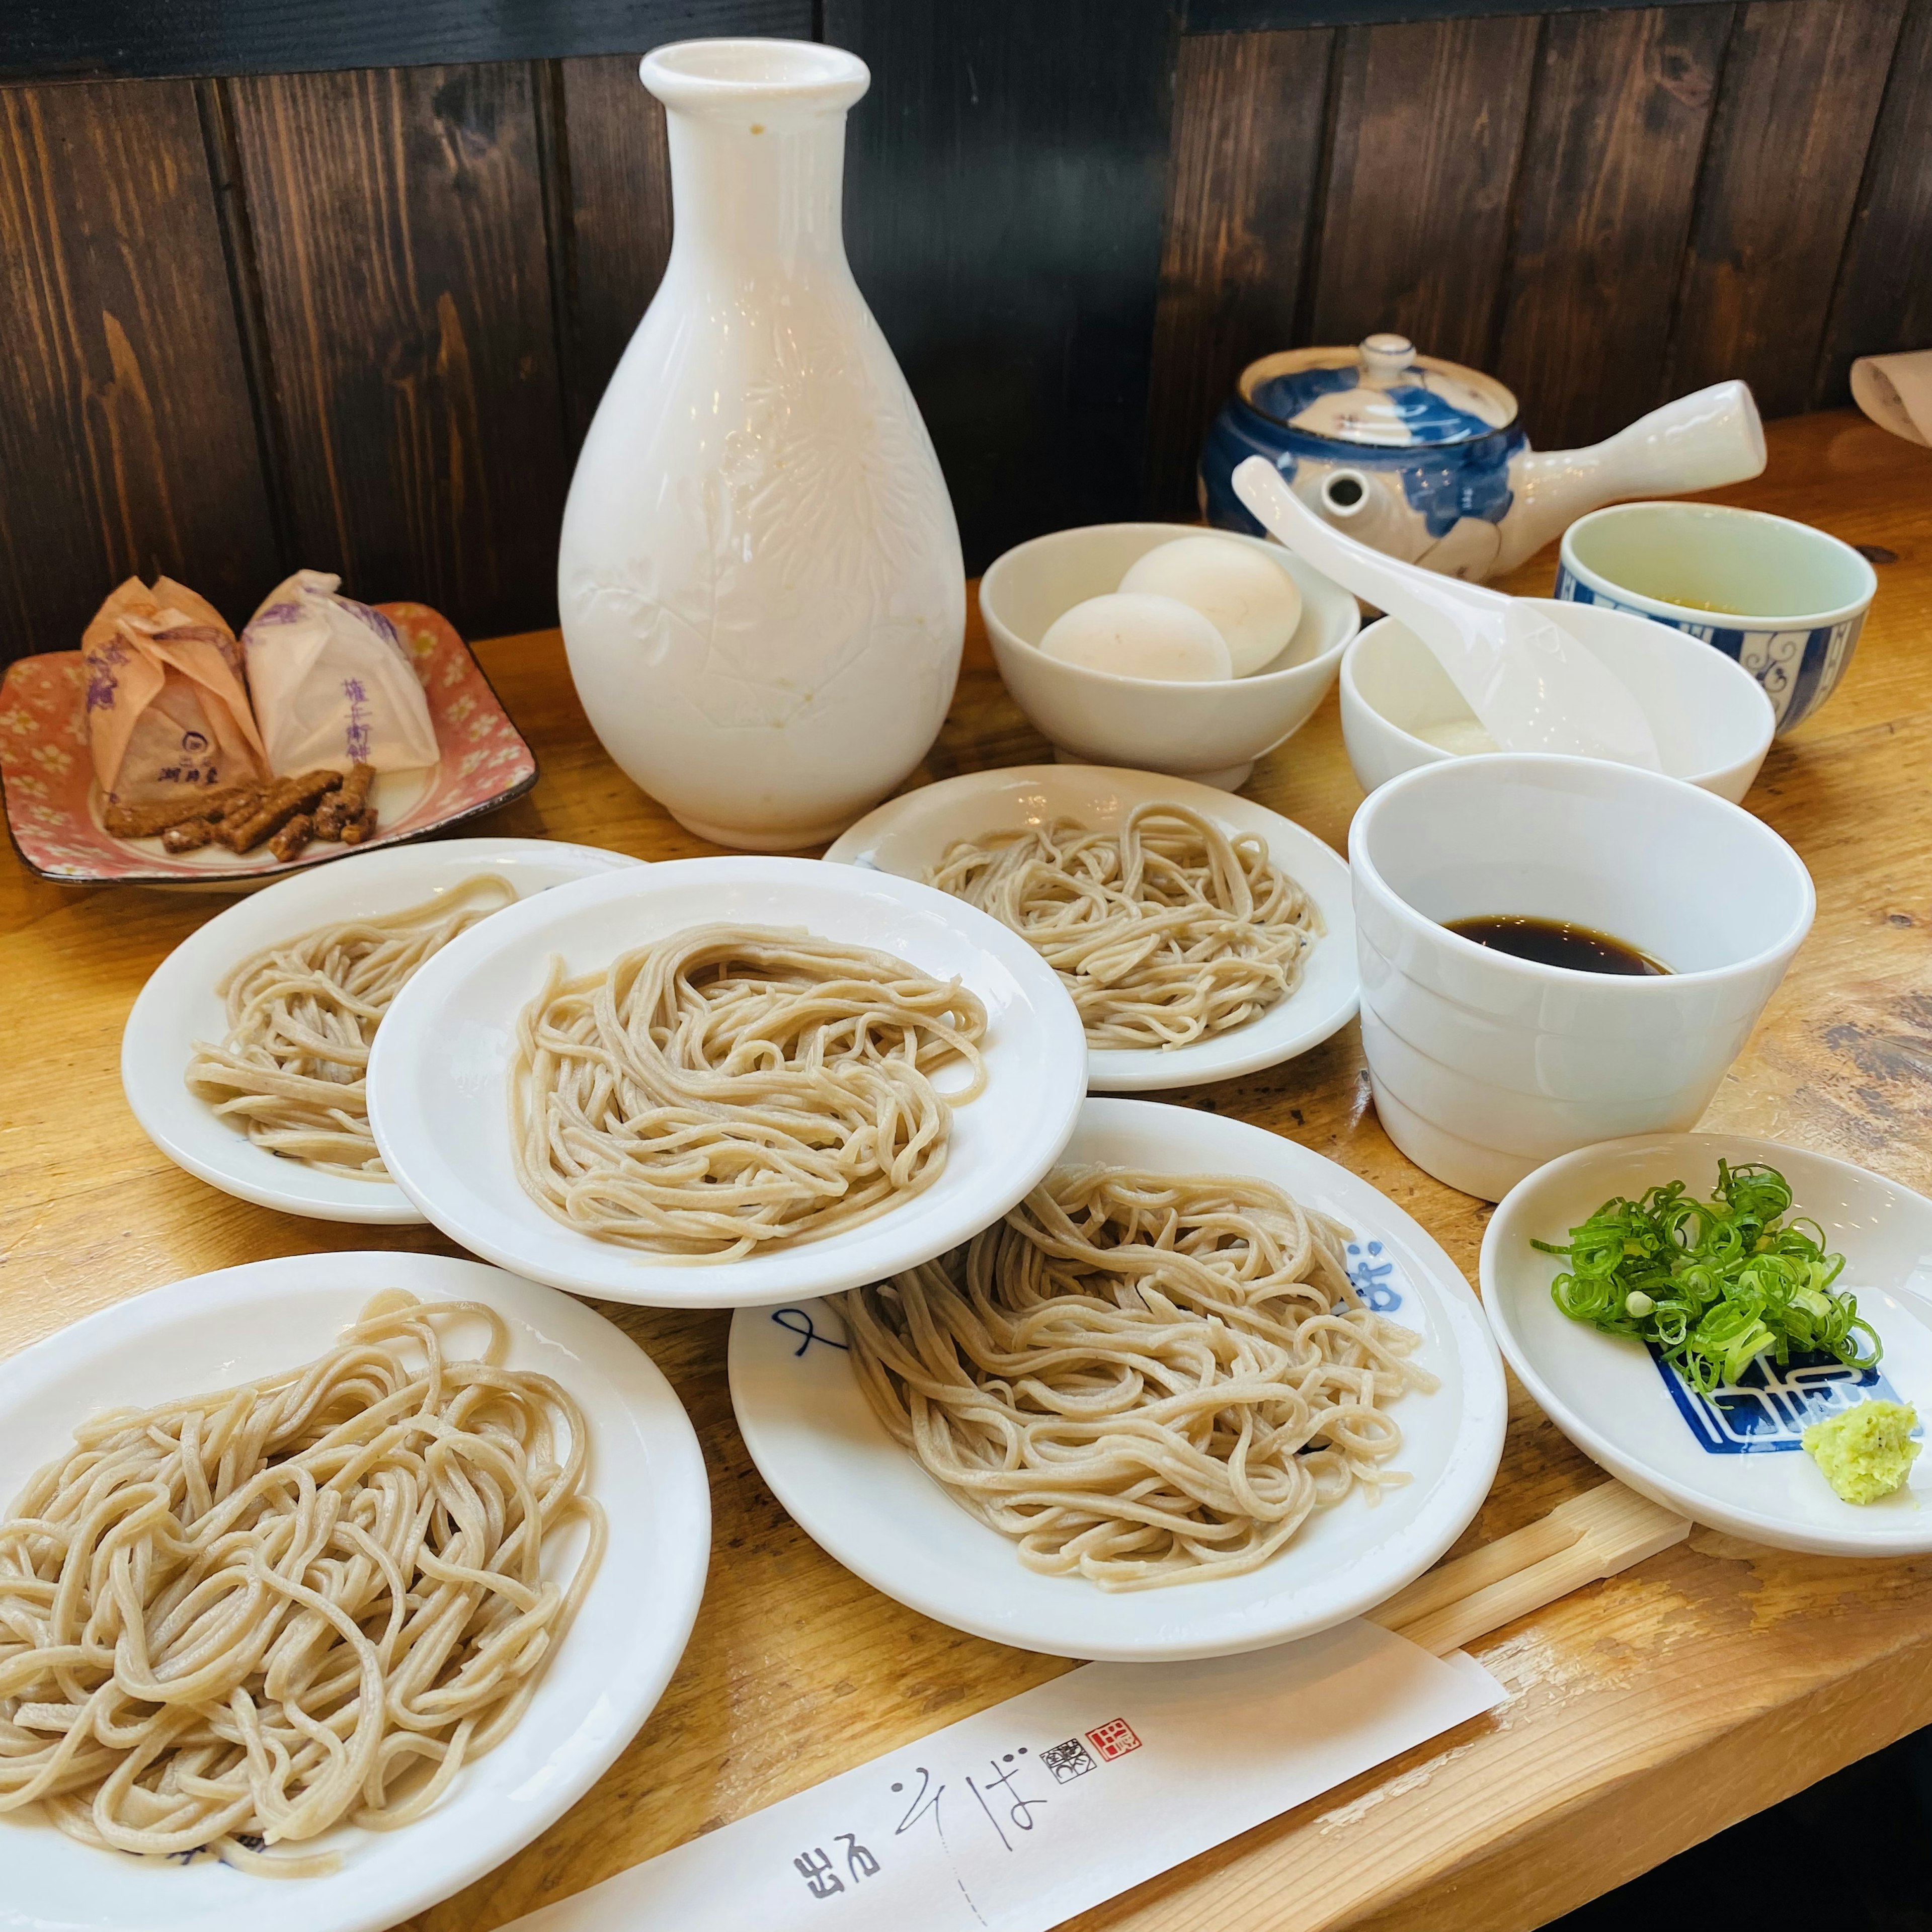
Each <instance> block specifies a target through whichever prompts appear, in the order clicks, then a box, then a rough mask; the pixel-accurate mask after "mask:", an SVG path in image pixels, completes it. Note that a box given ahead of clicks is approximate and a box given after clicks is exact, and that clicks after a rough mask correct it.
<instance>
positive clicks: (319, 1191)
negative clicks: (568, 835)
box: [121, 838, 638, 1227]
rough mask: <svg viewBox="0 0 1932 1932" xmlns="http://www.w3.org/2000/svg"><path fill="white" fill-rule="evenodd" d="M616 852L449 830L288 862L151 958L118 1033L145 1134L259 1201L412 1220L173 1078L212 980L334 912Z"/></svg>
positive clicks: (204, 1032) (562, 875)
mask: <svg viewBox="0 0 1932 1932" xmlns="http://www.w3.org/2000/svg"><path fill="white" fill-rule="evenodd" d="M637 864H638V861H637V859H631V858H627V857H625V855H624V854H623V853H621V852H605V851H601V850H598V848H597V847H594V846H590V845H565V844H554V843H553V842H552V841H550V840H548V839H544V838H452V839H448V840H446V841H443V842H442V843H440V844H434V845H401V846H396V847H391V848H389V849H388V850H383V851H380V852H370V853H358V854H356V856H354V857H353V858H350V859H340V860H338V861H337V862H335V864H333V865H323V866H317V867H314V868H311V869H310V870H308V871H302V872H298V873H296V874H293V876H291V877H288V878H286V879H284V880H279V881H278V882H277V883H275V884H274V885H272V886H266V887H265V888H264V889H263V890H262V891H260V892H257V893H256V894H254V896H253V897H251V898H247V899H245V900H242V901H241V902H240V903H239V904H235V905H232V906H230V907H229V908H228V910H226V912H223V913H217V914H216V915H215V916H214V918H212V919H210V920H209V921H208V923H207V924H206V925H205V926H202V928H201V929H200V930H199V932H195V933H193V935H190V937H189V938H186V939H184V940H183V941H181V944H180V945H178V946H177V947H175V950H173V951H172V953H169V955H168V956H167V957H166V959H163V961H162V962H161V963H160V965H159V966H157V968H155V969H154V973H153V974H152V975H151V977H150V978H149V980H148V983H147V984H146V985H145V986H143V987H142V989H141V994H140V997H139V998H138V999H137V1000H136V1001H135V1002H134V1008H133V1012H131V1013H130V1014H129V1015H128V1016H127V1029H126V1031H124V1033H123V1034H122V1035H121V1088H122V1090H123V1091H124V1092H125V1093H126V1094H127V1104H128V1106H130V1107H131V1108H132V1109H133V1112H134V1118H136V1120H137V1121H139V1122H140V1124H141V1126H142V1129H143V1130H145V1133H146V1134H147V1136H148V1139H150V1140H151V1141H152V1142H154V1145H155V1146H157V1148H160V1151H162V1153H163V1154H166V1156H167V1157H168V1158H169V1160H172V1161H174V1162H175V1163H177V1164H178V1166H182V1167H184V1168H186V1169H187V1171H188V1172H189V1173H190V1174H192V1175H196V1176H197V1177H198V1178H199V1179H201V1180H202V1181H207V1182H208V1184H210V1185H211V1186H212V1187H219V1188H220V1189H222V1190H223V1191H224V1192H225V1193H229V1194H234V1195H238V1196H240V1197H241V1199H242V1200H244V1201H254V1202H258V1203H260V1205H261V1206H263V1207H264V1208H280V1209H281V1211H283V1212H284V1214H306V1215H308V1216H309V1217H311V1219H313V1220H318V1221H352V1222H354V1223H357V1224H358V1225H359V1226H364V1227H383V1226H401V1225H407V1224H410V1223H420V1222H421V1221H422V1218H423V1217H422V1215H421V1214H419V1212H418V1211H417V1210H416V1208H415V1207H414V1206H413V1205H412V1204H411V1202H410V1199H409V1196H407V1195H406V1194H405V1193H404V1192H403V1190H401V1188H400V1187H397V1186H396V1185H395V1184H394V1183H393V1182H391V1181H356V1180H353V1179H352V1178H350V1177H349V1176H348V1175H341V1174H328V1173H325V1172H323V1170H322V1169H319V1168H314V1167H311V1166H308V1163H306V1162H303V1161H299V1160H285V1159H284V1157H282V1156H281V1155H280V1154H271V1153H269V1151H268V1150H267V1149H266V1148H259V1147H257V1146H256V1145H255V1144H254V1142H252V1141H251V1140H250V1139H249V1138H248V1136H247V1135H246V1134H245V1133H243V1132H242V1130H241V1129H240V1128H239V1127H236V1126H235V1125H233V1124H232V1123H231V1122H229V1121H226V1120H223V1118H222V1117H221V1116H220V1115H219V1114H217V1112H215V1111H214V1108H213V1107H212V1106H210V1105H209V1103H208V1102H207V1101H205V1100H201V1099H199V1098H198V1097H196V1095H194V1094H190V1092H189V1091H188V1090H187V1085H186V1084H185V1082H184V1079H183V1076H184V1073H185V1072H186V1070H187V1064H188V1062H189V1061H190V1060H191V1059H193V1057H194V1049H195V1045H196V1042H197V1041H202V1042H206V1043H210V1044H214V1045H218V1044H219V1043H220V1040H221V1039H222V1038H223V1035H224V1034H226V1031H227V1030H228V1022H227V1018H226V1013H225V1012H224V1010H223V1005H222V1001H221V998H220V995H219V994H218V993H217V992H215V990H214V989H215V988H216V986H217V985H218V984H220V981H221V979H222V977H223V975H224V974H226V972H227V971H228V969H229V968H230V967H231V966H233V965H236V964H238V963H239V962H240V961H242V960H244V959H247V958H248V956H249V955H250V954H251V953H256V952H259V951H260V950H261V948H262V947H265V946H269V945H272V944H274V943H275V941H278V940H285V939H294V938H298V937H299V935H302V934H303V933H305V932H311V931H312V930H313V929H314V928H315V927H317V926H326V925H328V924H329V923H330V922H332V921H334V920H336V919H352V918H357V917H362V916H368V915H371V914H374V913H391V912H401V911H404V910H406V909H407V907H410V906H413V905H417V904H421V903H422V901H424V900H425V899H428V898H431V897H433V896H434V895H436V894H437V893H440V892H449V891H451V890H452V889H454V888H455V887H456V886H460V885H461V884H462V883H463V881H464V880H466V879H469V878H472V877H475V875H476V874H478V873H479V872H499V873H501V874H502V875H503V877H505V878H507V879H508V880H511V881H512V882H513V883H514V885H515V886H516V888H517V896H518V897H519V898H531V897H532V896H533V895H535V894H536V893H538V892H546V891H547V890H548V889H550V887H551V886H559V885H562V884H564V883H566V882H567V881H568V880H573V879H582V878H587V877H590V876H591V875H592V874H596V873H603V872H610V871H619V870H625V871H628V870H631V869H632V868H635V867H636V866H637Z"/></svg>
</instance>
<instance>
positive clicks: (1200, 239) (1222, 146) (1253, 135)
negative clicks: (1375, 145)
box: [1148, 31, 1335, 517]
mask: <svg viewBox="0 0 1932 1932" xmlns="http://www.w3.org/2000/svg"><path fill="white" fill-rule="evenodd" d="M1334 45H1335V36H1334V34H1333V33H1331V32H1327V31H1317V32H1313V33H1283V34H1204V35H1202V36H1199V37H1196V38H1192V39H1188V40H1183V41H1182V42H1181V61H1180V65H1179V68H1178V71H1177V74H1176V77H1175V100H1174V139H1173V160H1172V163H1171V164H1170V166H1169V185H1168V201H1167V232H1166V240H1165V242H1164V243H1163V247H1162V251H1161V263H1160V306H1159V308H1158V309H1157V311H1156V314H1155V317H1154V380H1153V386H1152V393H1151V399H1150V408H1149V422H1148V492H1149V496H1150V500H1151V503H1152V505H1153V506H1154V508H1155V509H1156V510H1157V512H1158V513H1159V514H1161V515H1163V516H1170V517H1193V515H1194V514H1196V504H1195V485H1194V468H1195V463H1196V459H1197V458H1198V457H1199V454H1200V449H1201V437H1202V432H1203V431H1205V429H1206V428H1207V426H1208V422H1210V420H1211V419H1212V418H1213V416H1214V413H1215V411H1216V410H1217V409H1219V408H1220V406H1221V404H1222V401H1223V399H1224V398H1226V396H1227V395H1229V393H1230V392H1232V389H1233V387H1234V383H1235V377H1237V376H1238V375H1239V374H1241V371H1242V369H1243V368H1244V366H1245V365H1247V364H1248V363H1250V362H1253V360H1254V359H1255V358H1256V356H1265V355H1267V354H1268V353H1269V352H1270V351H1271V350H1277V349H1285V348H1286V347H1288V346H1289V344H1290V343H1292V341H1294V339H1295V306H1296V304H1297V302H1298V300H1299V299H1300V298H1301V291H1302V269H1303V263H1304V258H1305V257H1306V254H1307V246H1308V239H1309V233H1310V221H1311V217H1312V216H1313V213H1314V207H1315V193H1316V182H1317V181H1318V179H1319V169H1320V164H1321V155H1322V119H1323V107H1324V104H1325V97H1326V95H1327V92H1328V74H1329V67H1330V62H1331V55H1332V54H1333V52H1334Z"/></svg>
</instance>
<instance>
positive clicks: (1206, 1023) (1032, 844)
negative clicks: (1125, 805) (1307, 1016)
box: [928, 802, 1322, 1049]
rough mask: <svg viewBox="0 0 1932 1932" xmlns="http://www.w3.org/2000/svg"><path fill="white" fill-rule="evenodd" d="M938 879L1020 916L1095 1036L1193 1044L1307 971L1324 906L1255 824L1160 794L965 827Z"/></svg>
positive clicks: (1261, 1008) (990, 907) (1004, 914)
mask: <svg viewBox="0 0 1932 1932" xmlns="http://www.w3.org/2000/svg"><path fill="white" fill-rule="evenodd" d="M928 883H930V884H932V885H935V886H938V888H939V889H940V890H941V892H950V893H952V894H953V896H954V897H955V898H962V899H964V900H965V901H966V902H967V903H968V904H969V905H974V906H977V907H979V908H980V910H981V911H982V912H988V913H992V916H994V917H995V919H998V920H999V922H1001V924H1002V925H1003V926H1010V927H1011V928H1012V929H1013V931H1014V932H1017V933H1018V934H1019V935H1020V936H1021V937H1022V938H1023V939H1025V941H1027V942H1028V944H1030V945H1031V947H1033V949H1034V951H1035V952H1037V953H1039V954H1040V956H1042V957H1043V959H1046V962H1048V964H1049V965H1051V966H1052V968H1053V969H1054V970H1055V972H1057V973H1058V974H1059V976H1060V983H1061V985H1062V986H1064V987H1065V988H1066V989H1067V992H1069V993H1070V995H1072V996H1073V1004H1074V1005H1075V1006H1076V1007H1078V1008H1079V1011H1080V1018H1081V1020H1082V1023H1083V1024H1084V1025H1085V1027H1086V1029H1087V1043H1088V1046H1097V1047H1124V1048H1129V1049H1133V1048H1159V1049H1172V1048H1175V1047H1178V1046H1189V1045H1190V1044H1191V1043H1193V1042H1194V1041H1196V1040H1204V1039H1205V1038H1206V1037H1208V1035H1209V1034H1217V1033H1225V1032H1226V1031H1227V1030H1228V1029H1229V1028H1230V1027H1238V1026H1245V1025H1247V1023H1248V1022H1249V1021H1250V1020H1251V1019H1255V1018H1256V1016H1258V1015H1259V1014H1261V1013H1265V1012H1266V1011H1267V1010H1268V1008H1269V1007H1271V1006H1273V1005H1274V1004H1276V1003H1277V1001H1280V1000H1284V999H1286V998H1287V997H1288V996H1289V994H1291V993H1292V992H1294V991H1295V988H1296V987H1297V986H1298V985H1299V984H1300V983H1301V970H1302V964H1303V962H1304V960H1305V959H1307V956H1308V953H1309V952H1310V949H1311V948H1312V947H1313V945H1314V944H1315V942H1316V939H1317V938H1319V936H1320V935H1321V932H1322V915H1321V913H1319V911H1318V910H1316V907H1315V904H1314V902H1313V900H1311V899H1310V898H1309V896H1308V895H1307V893H1306V892H1304V891H1303V890H1302V889H1301V886H1298V885H1297V884H1296V883H1295V881H1294V880H1292V878H1290V877H1289V876H1288V874H1286V872H1284V871H1283V870H1282V869H1281V868H1280V866H1278V865H1276V864H1275V862H1274V860H1273V859H1271V858H1270V857H1269V856H1268V842H1267V841H1266V840H1265V839H1263V838H1258V837H1256V835H1254V834H1253V833H1252V832H1249V833H1244V835H1242V836H1241V837H1240V838H1232V839H1231V838H1229V836H1228V835H1227V834H1226V832H1223V830H1222V829H1221V828H1220V826H1218V825H1217V824H1215V823H1214V822H1213V821H1212V820H1210V819H1207V818H1204V817H1202V815H1201V814H1200V813H1199V812H1198V811H1190V810H1189V809H1188V808H1187V806H1185V805H1170V804H1165V803H1159V802H1151V803H1149V804H1146V805H1138V806H1136V808H1135V809H1134V810H1133V811H1131V812H1130V813H1129V814H1128V815H1127V819H1126V820H1125V822H1124V823H1123V824H1122V825H1121V828H1120V829H1119V830H1118V832H1096V831H1093V830H1091V829H1089V828H1088V827H1087V826H1082V825H1080V824H1079V823H1076V822H1075V821H1074V820H1072V819H1070V818H1057V819H1055V820H1054V821H1053V822H1052V823H1051V824H1050V825H1047V826H1029V827H1027V828H1025V829H1021V830H1019V831H1012V832H992V833H989V835H987V836H986V837H985V838H979V839H961V840H959V841H957V842H956V843H955V844H953V845H952V846H950V847H948V849H947V853H946V855H945V856H944V858H942V859H941V861H940V862H939V864H938V866H937V868H935V870H934V871H932V873H931V874H929V877H928Z"/></svg>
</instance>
